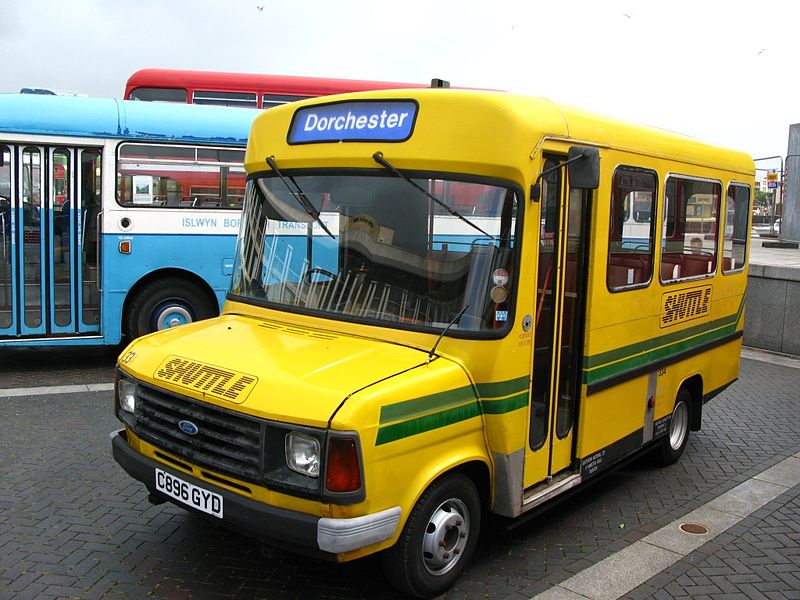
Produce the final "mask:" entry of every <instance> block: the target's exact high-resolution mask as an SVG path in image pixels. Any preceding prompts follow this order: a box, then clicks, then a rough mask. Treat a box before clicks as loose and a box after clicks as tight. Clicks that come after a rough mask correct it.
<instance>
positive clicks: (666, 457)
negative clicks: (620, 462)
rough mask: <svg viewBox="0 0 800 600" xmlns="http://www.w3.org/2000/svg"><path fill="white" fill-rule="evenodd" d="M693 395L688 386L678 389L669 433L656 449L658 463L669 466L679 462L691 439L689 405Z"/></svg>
mask: <svg viewBox="0 0 800 600" xmlns="http://www.w3.org/2000/svg"><path fill="white" fill-rule="evenodd" d="M691 401H692V397H691V395H690V394H689V392H688V391H687V390H686V388H681V389H680V391H678V397H677V398H676V399H675V408H673V409H672V417H670V420H669V433H667V435H666V436H665V437H664V438H662V440H661V443H660V445H659V447H658V449H657V450H656V453H655V458H656V461H657V462H658V464H660V465H662V466H667V465H671V464H674V463H676V462H678V459H679V458H680V457H681V454H683V451H684V450H685V449H686V444H687V443H688V441H689V407H690V405H691Z"/></svg>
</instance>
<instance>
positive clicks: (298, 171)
mask: <svg viewBox="0 0 800 600" xmlns="http://www.w3.org/2000/svg"><path fill="white" fill-rule="evenodd" d="M245 169H246V171H247V174H248V179H247V188H246V192H245V201H244V209H243V213H242V224H241V229H240V233H239V238H238V246H237V251H236V258H235V264H234V266H233V279H232V284H231V286H232V287H231V289H230V291H229V293H228V296H227V301H226V303H225V306H224V310H223V313H222V315H221V316H220V317H218V318H214V319H209V320H206V321H201V322H196V323H191V324H188V325H184V326H181V327H176V328H174V329H169V330H165V331H161V332H157V333H154V334H151V335H147V336H144V337H141V338H139V339H137V340H135V341H133V342H132V343H131V344H130V345H129V346H128V347H127V348H126V349H125V350H124V351H123V353H122V354H121V356H120V359H119V364H118V371H117V383H116V395H115V398H116V399H115V410H116V415H117V417H118V418H119V419H120V420H121V421H122V423H123V424H124V429H122V430H120V431H118V432H115V433H114V434H113V435H112V439H113V453H114V457H115V459H116V460H117V462H118V463H119V464H120V465H121V466H122V467H123V468H124V469H125V470H126V471H127V472H128V473H129V474H130V475H131V476H132V477H134V478H136V479H138V480H139V481H141V482H142V483H144V485H145V486H146V488H147V490H148V492H149V498H150V500H151V501H152V502H154V503H159V502H163V501H165V500H167V501H171V502H173V503H175V504H178V505H179V506H182V507H184V508H187V509H190V510H193V511H196V512H200V513H203V514H206V515H208V516H209V518H211V519H214V520H219V521H220V522H221V523H223V524H225V525H227V526H229V527H232V528H235V529H238V530H240V531H243V532H245V533H247V534H248V535H253V536H257V537H259V538H261V539H263V540H266V541H268V542H270V543H272V544H275V545H277V546H283V547H288V548H290V549H293V550H296V551H300V552H305V553H308V554H311V555H313V556H318V557H322V558H328V559H332V560H335V561H348V560H352V559H356V558H359V557H362V556H365V555H368V554H371V553H375V552H382V557H383V564H384V567H385V572H386V576H387V578H388V580H389V581H390V582H391V583H392V584H393V585H394V586H396V587H397V588H398V589H400V590H402V591H403V592H405V593H407V594H409V595H413V596H417V597H430V596H433V595H436V594H439V593H441V592H442V591H444V590H446V589H447V588H448V587H449V586H450V585H451V584H452V583H453V582H454V581H455V579H456V578H457V577H458V576H459V574H460V573H461V572H462V570H463V569H464V567H465V565H466V564H467V563H468V561H469V559H470V556H471V555H472V554H473V551H474V549H475V546H476V544H477V542H478V532H479V529H480V524H481V520H482V519H483V518H484V517H485V515H487V514H488V513H494V514H497V515H501V516H504V517H509V518H511V517H517V516H519V515H522V514H525V513H528V514H530V511H533V510H536V509H544V507H546V506H547V505H548V503H550V502H551V501H552V500H554V499H557V498H558V497H559V496H561V495H562V494H565V493H567V492H570V491H575V490H576V488H577V487H578V486H580V485H582V484H584V483H586V482H587V481H590V480H591V479H592V478H594V477H597V476H599V475H601V474H603V473H604V472H606V471H607V470H608V469H609V468H610V467H612V466H614V465H615V464H619V463H620V462H621V461H624V460H626V459H629V458H631V457H633V456H635V455H637V454H638V453H642V452H645V451H648V452H652V455H653V456H654V457H655V459H656V460H657V461H658V462H660V463H661V464H665V465H668V464H671V463H674V462H675V461H677V460H678V459H679V457H680V456H681V454H682V453H683V451H684V448H685V447H686V444H687V440H688V439H689V435H690V432H691V431H696V430H698V429H700V426H701V417H702V412H703V405H704V403H705V402H707V401H708V400H709V399H711V398H712V397H714V396H715V395H717V394H718V393H719V392H720V391H722V390H723V389H725V388H726V387H727V386H728V385H730V384H731V383H732V382H734V381H735V380H736V378H737V377H738V373H739V353H740V349H741V341H742V330H743V324H744V294H745V285H746V281H747V254H748V246H747V244H748V232H749V230H750V227H749V221H750V214H751V204H752V197H753V192H752V190H753V185H754V173H755V170H754V165H753V161H752V160H751V159H750V158H749V157H748V156H746V155H745V154H743V153H739V152H734V151H730V150H725V149H721V148H716V147H713V146H710V145H706V144H703V143H700V142H698V141H695V140H693V139H689V138H686V137H682V136H680V135H677V134H673V133H669V132H666V131H663V130H659V129H654V128H647V127H642V126H638V125H632V124H627V123H623V122H620V121H616V120H613V119H609V118H605V117H600V116H597V115H593V114H590V113H588V112H584V111H582V110H578V109H575V108H571V107H567V106H562V105H558V104H555V103H553V102H550V101H547V100H544V99H540V98H528V97H521V96H517V95H512V94H508V93H502V92H489V91H468V90H454V89H413V90H394V91H375V92H363V93H354V94H344V95H340V96H334V97H327V98H322V99H313V100H308V101H302V102H298V103H293V104H291V105H285V106H281V107H277V108H273V109H271V110H269V111H267V112H265V113H263V114H261V115H260V116H258V117H257V118H256V120H255V122H254V124H253V126H252V130H251V134H250V137H249V141H248V147H247V152H246V157H245ZM698 206H702V216H703V226H702V227H698V226H697V223H696V219H697V215H698V214H699V213H698V212H697V209H696V207H698ZM631 211H635V215H633V217H635V218H634V219H633V220H632V219H631V217H632V215H631V214H630V212H631ZM695 237H699V238H700V244H699V245H698V244H697V243H696V241H695V240H694V238H695Z"/></svg>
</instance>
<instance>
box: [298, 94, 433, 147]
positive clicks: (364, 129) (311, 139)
mask: <svg viewBox="0 0 800 600" xmlns="http://www.w3.org/2000/svg"><path fill="white" fill-rule="evenodd" d="M417 108H418V107H417V103H416V102H414V101H412V100H386V101H384V100H378V101H367V102H365V101H357V102H335V103H332V104H321V105H315V106H306V107H303V108H300V109H298V110H297V111H296V112H295V114H294V118H293V119H292V124H291V126H290V127H289V135H288V138H287V141H288V142H289V143H290V144H313V143H318V142H402V141H405V140H407V139H408V138H410V137H411V132H412V131H413V129H414V122H415V121H416V118H417Z"/></svg>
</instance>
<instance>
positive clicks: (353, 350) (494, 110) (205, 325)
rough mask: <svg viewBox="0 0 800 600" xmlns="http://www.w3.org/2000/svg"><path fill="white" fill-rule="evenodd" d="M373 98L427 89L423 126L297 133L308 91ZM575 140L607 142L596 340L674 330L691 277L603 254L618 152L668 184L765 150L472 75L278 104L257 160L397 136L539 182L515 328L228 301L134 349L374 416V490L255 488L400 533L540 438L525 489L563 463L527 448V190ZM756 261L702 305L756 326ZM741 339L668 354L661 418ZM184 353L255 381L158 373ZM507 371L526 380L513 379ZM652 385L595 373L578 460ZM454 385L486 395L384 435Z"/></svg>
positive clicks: (592, 298) (598, 219)
mask: <svg viewBox="0 0 800 600" xmlns="http://www.w3.org/2000/svg"><path fill="white" fill-rule="evenodd" d="M365 98H368V99H376V100H380V99H386V100H388V99H413V100H415V101H416V102H417V103H418V106H419V111H418V115H417V121H416V124H415V127H414V131H413V135H412V136H411V138H410V139H409V140H408V141H406V142H402V143H388V142H386V143H384V142H348V143H319V144H298V145H291V144H288V143H287V141H286V132H287V131H288V129H289V126H290V124H291V121H292V118H293V115H294V113H295V111H296V110H297V109H298V108H301V107H304V106H309V105H313V104H314V103H326V102H331V101H333V100H335V101H344V100H348V99H365ZM574 145H593V146H596V147H598V148H599V149H600V155H601V162H600V164H601V177H600V187H599V188H598V189H597V190H595V191H594V192H593V193H592V197H593V202H592V211H591V215H590V218H591V221H592V226H591V233H590V240H591V246H590V250H589V274H588V281H587V289H586V294H587V306H588V311H587V317H586V327H585V338H584V340H585V341H584V347H583V354H584V356H585V357H601V356H603V355H605V354H608V353H610V352H613V351H615V350H617V349H620V348H624V347H629V346H630V347H635V346H636V344H641V343H643V342H646V341H647V340H650V339H654V338H658V337H659V336H663V335H664V333H665V332H664V331H663V329H662V328H661V327H660V326H659V318H660V314H661V302H662V295H663V294H664V292H665V291H669V290H673V289H678V288H681V287H690V285H692V284H691V283H686V282H683V283H679V284H670V285H662V284H661V283H660V282H659V281H658V280H657V275H656V280H655V281H653V282H651V284H650V285H649V286H648V287H646V288H644V289H639V290H631V291H626V292H621V293H612V292H610V291H609V290H608V288H607V287H606V274H605V264H606V257H607V253H608V228H609V198H610V193H611V175H612V173H613V171H614V169H615V167H616V166H617V165H620V164H629V165H636V166H640V167H644V168H650V169H653V170H655V171H656V172H657V173H658V177H659V181H660V184H659V185H660V188H661V185H662V184H661V182H663V180H664V178H665V177H666V176H667V174H669V173H681V174H685V175H690V176H697V177H709V178H713V179H716V180H719V181H720V182H721V183H722V185H723V189H724V187H725V186H727V184H728V183H729V182H731V181H736V182H741V183H745V184H748V185H750V187H751V189H752V183H753V175H754V168H753V162H752V160H751V159H750V158H749V157H747V156H746V155H745V154H742V153H739V152H733V151H729V150H722V149H719V148H716V147H712V146H709V145H706V144H702V143H700V142H697V141H695V140H691V139H689V138H686V137H683V136H680V135H677V134H673V133H670V132H666V131H662V130H657V129H653V128H647V127H641V126H636V125H631V124H626V123H622V122H619V121H615V120H612V119H607V118H603V117H599V116H596V115H592V114H589V113H587V112H584V111H580V110H576V109H572V108H569V107H564V106H559V105H557V104H554V103H553V102H550V101H547V100H543V99H536V98H525V97H520V96H514V95H511V94H504V93H492V92H477V91H465V90H441V89H436V90H401V91H379V92H367V93H362V94H346V95H341V96H337V97H335V98H323V99H317V100H308V101H303V102H298V103H293V104H289V105H284V106H281V107H276V108H272V109H270V110H269V111H265V112H264V113H262V114H261V115H260V116H259V117H257V118H256V120H255V122H254V124H253V127H252V131H251V135H250V140H249V144H248V148H247V153H246V159H245V167H246V170H247V172H248V173H249V174H256V173H261V172H268V171H269V170H270V169H269V167H268V166H267V164H266V162H265V158H266V157H268V156H272V157H274V159H275V161H276V163H277V164H278V165H279V166H280V168H281V170H282V171H291V170H293V169H304V168H339V167H341V168H356V169H375V170H379V169H381V167H380V166H379V165H378V164H376V162H375V161H374V160H373V158H372V155H373V154H374V153H375V152H382V153H383V154H384V156H385V157H386V158H387V159H388V160H389V161H390V162H391V163H392V165H394V166H395V167H397V168H398V169H400V170H418V171H430V172H452V173H462V174H469V175H476V176H485V177H492V178H496V179H500V180H504V181H506V182H508V183H509V184H511V185H513V186H515V187H516V188H517V189H519V190H521V191H522V192H523V193H524V195H525V200H524V201H523V202H522V211H523V215H522V223H523V224H524V227H523V230H522V234H521V236H520V237H519V238H518V243H520V242H521V246H520V260H519V267H518V269H517V272H518V273H522V274H524V276H523V277H520V278H519V280H518V281H517V282H516V284H515V288H514V289H515V307H514V310H513V311H512V312H511V315H512V318H513V320H511V321H509V323H508V328H507V331H506V333H505V335H504V336H503V337H501V338H499V339H492V340H486V339H484V340H480V339H473V340H465V339H455V338H451V337H448V336H445V337H444V338H443V339H442V340H441V343H440V344H439V346H438V348H437V355H439V357H440V358H437V359H436V360H432V361H430V362H428V361H427V357H428V351H429V350H430V348H431V347H432V346H433V344H434V342H435V341H436V338H437V336H436V335H434V334H430V333H421V332H418V331H412V330H410V329H399V328H398V329H393V328H389V327H378V326H373V325H366V324H359V323H352V322H344V321H335V320H330V319H324V318H320V317H314V316H308V315H301V314H291V313H283V312H280V311H276V310H271V309H267V308H263V307H258V306H253V305H249V304H245V303H242V302H234V301H228V302H227V303H226V304H225V307H224V311H223V315H222V316H221V317H219V318H216V319H211V320H208V321H204V322H200V323H195V324H191V325H187V326H183V327H180V328H176V329H174V330H168V331H163V332H159V333H156V334H153V335H149V336H146V337H144V338H140V339H139V340H136V341H134V342H133V343H132V344H131V345H130V346H129V347H128V349H126V351H125V353H123V356H127V357H128V358H127V359H126V360H125V361H123V363H124V364H122V365H121V366H122V368H123V369H124V370H125V371H126V372H128V373H129V374H130V375H132V376H133V377H136V378H137V379H139V380H142V381H145V382H147V383H149V384H151V385H157V386H161V387H163V388H165V389H167V390H169V391H171V392H175V393H178V394H183V395H187V396H191V397H194V398H197V399H200V400H204V401H207V402H209V403H211V404H215V405H218V406H223V407H225V408H228V409H233V410H237V411H241V412H243V413H246V414H249V415H253V416H256V417H261V418H264V419H270V420H277V421H282V422H287V423H296V424H300V425H306V426H314V427H321V428H325V427H330V428H332V429H335V430H341V431H355V432H358V434H359V437H360V441H361V448H362V452H363V464H364V482H365V486H366V491H367V493H366V498H365V500H364V501H363V502H360V503H357V504H353V505H346V506H333V505H326V504H321V503H318V502H314V501H311V500H307V499H299V498H294V497H292V496H290V495H287V494H280V493H275V492H270V491H268V490H266V489H263V488H258V487H256V488H254V492H253V498H255V499H257V500H259V501H263V502H265V503H269V504H274V505H276V506H280V507H283V508H288V509H294V510H299V511H303V512H307V513H309V514H315V515H319V516H340V517H341V516H359V515H365V514H370V513H374V512H377V511H380V510H384V509H387V508H390V507H393V506H400V507H401V509H402V517H401V521H400V525H399V528H398V534H399V531H400V529H402V526H403V525H404V523H405V519H406V518H407V516H408V514H409V512H410V510H411V509H412V507H413V506H414V504H415V502H416V501H417V499H418V498H419V496H420V495H421V494H422V493H423V492H424V490H425V488H426V487H427V486H428V485H430V483H431V482H432V481H433V480H434V479H436V478H437V477H438V476H440V475H442V474H443V473H446V472H448V471H449V470H452V469H454V468H456V467H458V466H459V465H463V464H466V463H475V464H480V465H483V468H485V470H486V472H487V474H488V481H489V484H490V485H489V489H488V490H486V492H487V495H488V497H489V500H490V502H491V501H492V499H493V496H494V494H495V492H496V490H495V489H494V488H493V487H492V482H494V481H495V477H496V472H495V457H497V456H510V455H512V454H513V453H515V452H520V451H522V452H524V454H525V463H526V464H525V477H524V485H523V486H522V487H520V489H519V490H518V491H519V495H520V497H521V496H522V494H523V492H524V489H523V488H526V487H529V486H532V485H534V484H536V483H538V482H540V481H543V480H545V479H546V478H547V477H548V476H550V475H552V474H553V473H551V472H550V470H549V466H548V445H547V444H545V446H544V447H543V448H541V449H538V450H535V451H534V450H531V449H530V448H529V444H528V439H529V431H530V418H531V417H530V411H529V409H528V406H527V400H526V398H522V399H521V400H520V397H519V394H520V393H522V394H523V395H524V394H525V392H526V390H529V379H530V374H531V365H532V361H533V353H532V349H533V332H532V331H531V330H529V329H528V328H526V326H525V322H526V317H528V318H529V317H530V315H532V314H535V311H536V306H535V298H536V281H535V276H533V274H535V273H536V272H537V267H538V259H539V241H540V240H539V224H540V222H541V215H540V213H539V210H540V205H539V203H538V202H531V201H530V200H529V196H528V191H529V190H530V188H531V185H532V184H533V183H534V182H535V181H536V178H537V176H538V174H539V173H540V172H541V170H542V165H543V156H544V154H546V153H550V154H551V155H558V156H563V155H565V154H566V152H567V150H568V148H569V147H570V146H574ZM660 188H659V189H660ZM661 210H662V206H661V202H659V211H661ZM659 218H660V212H659ZM657 243H659V242H657ZM746 277H747V272H746V269H745V270H744V271H742V272H739V273H736V274H733V275H722V274H721V273H719V267H718V274H717V275H716V276H714V277H712V278H706V279H704V280H703V282H701V283H704V284H708V283H710V284H711V285H712V286H713V294H712V301H711V305H712V308H711V311H710V314H709V315H708V316H706V317H704V322H710V321H714V320H715V319H721V318H723V317H727V316H729V315H736V314H737V311H738V313H739V314H740V315H741V316H740V318H739V320H738V321H737V322H736V324H735V328H737V329H739V330H741V328H742V326H743V315H742V311H741V310H740V307H741V302H742V298H743V292H744V287H745V281H746ZM694 285H697V284H696V283H694ZM697 324H698V322H697V321H692V322H690V323H683V324H678V325H675V326H673V327H672V328H671V329H670V332H675V331H681V330H688V329H690V328H691V327H693V326H695V325H697ZM739 348H740V340H738V341H732V342H730V343H728V344H725V345H723V346H718V347H716V348H715V349H713V350H711V351H709V352H706V353H702V354H699V355H695V356H693V357H691V358H690V359H687V360H677V361H676V362H674V363H672V364H670V365H669V366H668V367H666V368H665V369H663V373H660V374H659V376H658V379H657V381H658V387H657V394H656V408H655V418H656V419H659V418H662V417H664V416H666V415H668V414H670V412H671V410H672V405H673V403H674V400H675V394H676V393H677V389H678V387H679V386H680V385H681V384H682V383H683V382H684V381H686V380H687V379H688V378H690V377H692V376H694V375H701V376H702V389H703V391H705V392H707V391H711V390H715V389H717V388H720V387H722V386H723V385H725V384H727V383H729V382H730V381H732V380H733V379H735V377H736V376H737V374H738V350H739ZM169 357H177V358H183V359H186V360H190V361H197V362H199V363H202V364H208V365H213V366H216V367H220V368H223V369H229V370H231V371H233V372H235V373H237V374H244V375H249V376H251V377H253V378H255V379H256V381H255V382H254V383H252V384H248V385H247V393H246V397H245V398H239V397H237V398H236V399H235V401H234V400H226V399H224V398H223V397H220V395H219V394H217V395H209V394H206V395H204V394H202V393H201V392H200V391H199V390H198V389H196V388H192V387H191V386H189V387H187V386H185V385H181V384H180V383H177V384H176V383H174V382H170V381H167V380H165V379H164V377H161V378H159V377H157V373H158V371H159V369H160V368H161V369H163V368H164V366H163V365H164V363H165V361H166V360H167V359H168V358H169ZM634 358H635V357H634ZM626 360H631V357H630V356H628V357H627V358H626ZM598 361H600V363H598V367H597V368H607V367H608V364H607V363H603V362H602V360H601V359H599V358H598ZM176 364H177V363H176ZM595 372H596V371H595V370H593V368H592V367H591V366H588V367H587V368H586V369H585V372H584V377H585V378H589V379H591V377H592V376H593V374H594V373H595ZM504 382H516V383H514V385H511V386H507V387H504V386H503V385H501V384H504ZM520 382H521V383H520ZM647 385H648V375H647V374H646V373H643V374H642V375H641V376H637V377H635V378H633V379H628V380H627V381H625V382H623V383H621V384H619V385H614V386H611V387H608V388H606V389H603V390H602V391H598V392H597V393H593V394H591V395H588V394H587V389H588V384H587V383H584V384H583V385H582V386H581V394H580V398H579V400H578V407H577V408H578V414H579V420H578V422H577V424H576V426H575V428H574V434H573V435H575V436H576V440H575V453H574V456H569V457H568V464H570V463H571V464H572V465H573V466H575V465H577V464H578V463H579V461H580V459H581V458H584V457H587V456H590V455H592V454H593V453H594V452H597V451H598V450H601V449H602V448H604V447H606V446H608V445H610V444H613V443H614V442H616V441H618V440H620V439H621V438H623V437H625V436H627V435H629V434H631V433H632V432H635V431H636V430H637V429H640V428H641V427H642V424H643V421H644V411H645V401H646V394H647ZM493 386H494V387H493ZM512 388H513V390H512V391H509V389H512ZM452 390H460V392H459V395H458V396H457V399H456V400H454V404H452V405H449V404H448V405H447V409H448V410H453V411H458V410H463V411H467V412H465V413H464V414H472V413H470V412H468V411H473V412H475V411H476V410H477V412H475V414H474V415H472V416H469V417H467V418H464V419H462V420H457V421H455V422H453V423H451V424H448V425H446V426H441V427H436V428H431V429H429V430H424V431H420V432H418V433H415V434H409V435H406V433H407V431H406V432H405V433H404V434H403V435H402V436H401V437H398V438H396V439H391V441H386V442H382V443H379V441H380V436H381V435H393V433H392V432H394V431H400V432H403V431H404V427H406V426H408V425H409V422H411V421H414V420H415V419H416V420H418V421H419V422H423V423H427V422H429V421H426V419H427V418H429V417H431V415H435V414H437V413H438V412H441V410H442V409H441V406H439V405H437V404H436V402H438V400H437V399H438V397H439V396H438V395H442V394H447V393H449V392H451V391H452ZM242 394H244V392H242ZM470 395H471V398H470ZM430 398H433V399H434V400H432V402H433V407H432V408H430V409H429V412H426V402H428V401H427V400H424V399H430ZM420 399H423V400H420ZM389 406H397V407H399V408H398V409H397V415H395V416H391V417H389V416H387V414H389V413H390V412H391V410H392V409H388V408H387V407H389ZM475 407H478V408H477V409H476V408H475ZM401 408H402V409H403V410H400V409H401ZM404 410H405V411H406V412H403V411H404ZM392 419H394V420H392ZM406 421H408V422H406ZM132 444H133V446H134V448H135V449H138V450H139V451H141V452H142V453H143V454H146V455H147V456H150V457H151V458H156V459H157V460H158V458H157V457H156V455H155V453H154V449H153V448H152V447H150V446H149V445H148V444H146V443H144V442H140V441H139V440H138V439H136V438H135V436H134V437H133V439H132ZM569 446H570V447H571V443H570V444H569ZM570 451H571V450H570ZM520 479H522V477H521V476H520ZM247 486H248V487H251V488H252V487H253V486H252V484H247ZM233 491H235V490H233ZM396 537H397V535H396V536H395V537H394V538H392V539H390V540H387V541H386V542H382V543H379V544H375V545H373V546H370V547H368V548H364V549H361V550H358V551H354V552H350V553H346V554H343V555H340V556H339V557H338V558H339V559H340V560H348V559H351V558H355V557H357V556H361V555H363V554H367V553H370V552H374V551H377V550H380V549H383V548H385V547H388V546H390V545H391V544H392V543H394V541H395V540H396Z"/></svg>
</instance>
